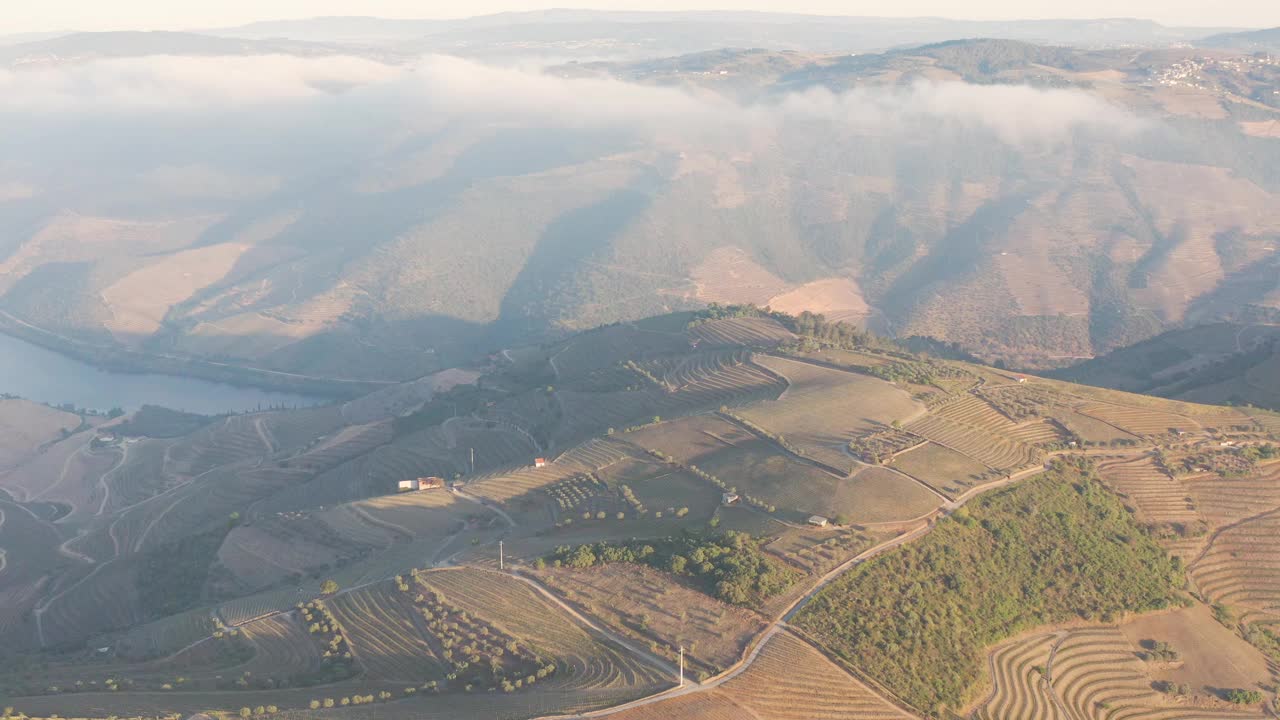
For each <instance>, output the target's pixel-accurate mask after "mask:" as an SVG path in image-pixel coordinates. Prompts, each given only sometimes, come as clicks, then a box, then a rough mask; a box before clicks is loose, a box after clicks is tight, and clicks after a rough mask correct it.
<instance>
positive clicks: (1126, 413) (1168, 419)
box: [1077, 402, 1200, 435]
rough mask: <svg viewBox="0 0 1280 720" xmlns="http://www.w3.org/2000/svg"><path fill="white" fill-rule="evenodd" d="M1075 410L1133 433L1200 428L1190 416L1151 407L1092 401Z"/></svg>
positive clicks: (1148, 433)
mask: <svg viewBox="0 0 1280 720" xmlns="http://www.w3.org/2000/svg"><path fill="white" fill-rule="evenodd" d="M1077 410H1078V411H1079V412H1080V413H1082V414H1084V415H1089V416H1091V417H1094V418H1097V419H1098V420H1102V421H1103V422H1105V423H1108V424H1111V425H1114V426H1116V427H1118V428H1121V429H1124V430H1126V431H1128V432H1130V433H1133V434H1134V435H1166V434H1169V433H1170V432H1176V431H1178V430H1184V431H1187V430H1197V429H1199V428H1200V423H1199V422H1197V421H1196V420H1193V419H1192V418H1189V417H1185V416H1182V415H1175V414H1173V413H1170V412H1164V411H1161V410H1156V409H1152V408H1145V407H1132V406H1127V405H1112V404H1109V403H1098V402H1093V403H1085V404H1084V405H1081V406H1080V407H1078V408H1077Z"/></svg>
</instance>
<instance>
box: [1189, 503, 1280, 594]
mask: <svg viewBox="0 0 1280 720" xmlns="http://www.w3.org/2000/svg"><path fill="white" fill-rule="evenodd" d="M1190 575H1191V578H1192V580H1194V581H1195V584H1196V586H1197V587H1198V588H1199V590H1200V592H1201V593H1203V594H1204V596H1205V597H1206V598H1208V599H1209V600H1210V601H1212V602H1214V603H1218V604H1221V605H1226V606H1230V607H1238V608H1240V609H1241V610H1243V611H1247V612H1249V613H1250V614H1254V613H1267V614H1272V615H1274V614H1277V609H1280V509H1275V510H1272V511H1269V512H1267V513H1265V514H1263V515H1261V516H1258V517H1255V518H1252V519H1249V520H1244V521H1241V522H1239V523H1237V524H1235V525H1231V526H1227V527H1225V528H1223V529H1222V530H1220V531H1219V532H1218V533H1217V534H1216V535H1215V536H1214V538H1213V540H1212V541H1211V542H1210V544H1209V547H1208V549H1207V550H1206V551H1205V552H1204V555H1202V556H1201V557H1200V558H1199V559H1197V560H1196V561H1195V562H1194V563H1193V564H1192V565H1191V567H1190Z"/></svg>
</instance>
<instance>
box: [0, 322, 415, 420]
mask: <svg viewBox="0 0 1280 720" xmlns="http://www.w3.org/2000/svg"><path fill="white" fill-rule="evenodd" d="M0 333H2V334H4V335H8V336H10V337H12V338H16V339H18V340H21V341H23V342H27V343H30V344H32V345H35V346H37V347H41V348H44V349H45V350H49V351H52V352H55V353H58V354H60V355H64V356H66V357H68V358H71V359H73V360H77V361H79V362H82V363H84V364H86V365H90V366H93V367H96V368H99V369H101V370H104V371H107V372H112V373H127V374H133V375H147V374H154V375H169V376H173V377H178V378H195V379H199V380H206V381H209V382H214V383H223V384H226V385H234V386H239V387H252V388H257V389H260V390H266V391H269V392H278V393H289V394H296V395H310V396H323V397H325V398H330V399H334V400H346V399H351V398H355V397H359V396H361V395H365V394H368V393H370V392H373V391H374V390H377V389H379V388H384V387H387V386H388V385H394V384H395V382H394V381H389V380H361V379H351V378H330V377H318V376H314V375H305V374H300V373H290V372H284V371H280V370H268V369H265V368H255V367H249V366H245V365H238V364H235V363H225V362H218V361H214V360H206V359H203V358H196V357H190V356H185V355H178V354H171V353H163V354H159V353H147V352H142V351H138V350H130V349H128V348H123V347H120V346H117V345H108V344H103V343H92V342H88V341H85V340H80V339H77V338H72V337H68V336H66V335H61V334H59V333H55V332H52V331H49V330H45V329H44V328H40V327H37V326H35V325H32V324H30V323H28V322H26V321H24V320H22V319H20V318H17V317H14V316H13V315H10V314H9V313H7V312H4V311H3V310H0Z"/></svg>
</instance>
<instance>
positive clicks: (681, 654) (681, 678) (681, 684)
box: [680, 645, 684, 687]
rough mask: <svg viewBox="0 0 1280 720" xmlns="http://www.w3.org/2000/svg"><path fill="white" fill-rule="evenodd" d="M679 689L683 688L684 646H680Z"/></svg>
mask: <svg viewBox="0 0 1280 720" xmlns="http://www.w3.org/2000/svg"><path fill="white" fill-rule="evenodd" d="M680 687H684V646H683V645H681V646H680Z"/></svg>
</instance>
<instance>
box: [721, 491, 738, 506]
mask: <svg viewBox="0 0 1280 720" xmlns="http://www.w3.org/2000/svg"><path fill="white" fill-rule="evenodd" d="M739 500H741V498H739V497H738V494H737V493H728V492H727V493H724V494H723V495H721V496H720V504H721V505H737V504H738V501H739Z"/></svg>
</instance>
